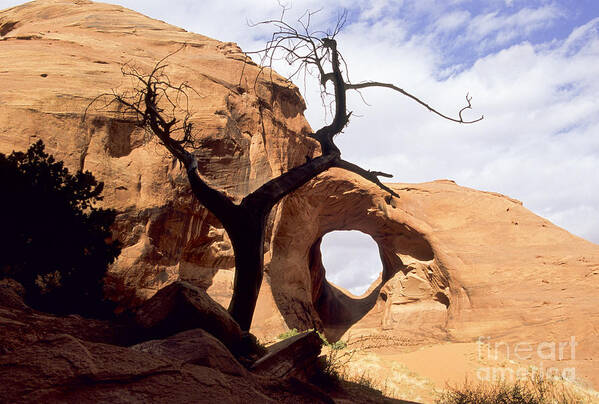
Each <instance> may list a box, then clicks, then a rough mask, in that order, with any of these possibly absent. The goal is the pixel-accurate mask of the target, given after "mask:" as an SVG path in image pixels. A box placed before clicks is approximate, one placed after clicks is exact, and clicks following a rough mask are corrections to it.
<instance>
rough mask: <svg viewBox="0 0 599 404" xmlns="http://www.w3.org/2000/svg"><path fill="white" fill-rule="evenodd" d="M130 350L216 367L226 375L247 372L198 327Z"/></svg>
mask: <svg viewBox="0 0 599 404" xmlns="http://www.w3.org/2000/svg"><path fill="white" fill-rule="evenodd" d="M131 349H135V350H137V351H140V352H148V353H151V354H152V355H155V356H160V357H165V358H168V359H169V360H171V361H180V362H181V363H182V364H185V363H191V364H194V365H200V366H206V367H210V368H214V369H218V370H219V371H221V372H223V373H226V374H229V375H234V376H245V375H247V374H248V372H247V370H245V368H244V367H243V366H241V364H240V363H239V362H237V360H236V359H235V358H234V357H233V355H232V354H231V352H229V350H228V349H227V348H226V347H225V346H224V345H223V343H222V342H220V341H219V340H217V339H216V338H214V337H213V336H212V335H210V334H209V333H207V332H206V331H204V330H201V329H196V330H189V331H184V332H181V333H179V334H176V335H173V336H172V337H169V338H166V339H158V340H151V341H146V342H142V343H141V344H137V345H134V346H132V347H131Z"/></svg>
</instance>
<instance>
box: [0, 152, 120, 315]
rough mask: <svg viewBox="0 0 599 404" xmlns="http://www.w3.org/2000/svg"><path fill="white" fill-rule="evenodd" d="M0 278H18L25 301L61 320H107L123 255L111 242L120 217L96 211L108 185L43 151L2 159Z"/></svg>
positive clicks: (16, 153)
mask: <svg viewBox="0 0 599 404" xmlns="http://www.w3.org/2000/svg"><path fill="white" fill-rule="evenodd" d="M0 184H1V187H2V198H0V220H1V223H2V232H1V235H0V245H2V249H3V251H2V254H0V278H14V279H15V280H17V281H19V282H20V283H21V284H22V285H23V286H24V287H25V290H26V301H27V303H28V304H29V305H30V306H32V307H34V308H36V309H39V310H42V311H47V312H53V313H57V314H67V313H78V314H83V315H92V316H101V315H104V314H106V313H109V312H110V310H109V308H108V305H107V304H106V302H103V300H104V297H103V290H102V288H103V278H104V276H105V274H106V269H107V266H108V265H109V264H111V263H112V262H113V261H114V259H115V257H116V256H117V255H118V254H119V252H120V246H119V244H118V243H117V242H112V241H111V231H110V226H111V225H112V223H113V221H114V218H115V212H114V211H113V210H108V209H100V208H97V207H96V206H95V205H96V202H98V201H100V200H101V199H102V198H101V196H100V194H101V192H102V189H103V183H101V182H100V183H98V182H97V181H96V180H95V178H94V176H93V175H92V174H91V173H90V172H82V171H79V172H77V173H75V174H70V173H69V171H68V170H67V168H65V167H64V164H63V163H62V162H59V161H56V160H55V159H54V157H52V156H50V155H48V154H47V153H45V152H44V144H43V142H42V141H41V140H40V141H38V142H37V143H35V144H33V145H32V146H31V147H30V148H29V150H27V152H25V153H23V152H13V153H12V154H10V155H9V156H6V155H4V154H0Z"/></svg>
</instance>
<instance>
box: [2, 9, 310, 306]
mask: <svg viewBox="0 0 599 404" xmlns="http://www.w3.org/2000/svg"><path fill="white" fill-rule="evenodd" d="M0 44H1V46H0V58H2V60H10V61H11V62H10V63H9V64H5V66H4V68H3V70H2V72H0V80H1V81H2V86H1V88H0V152H3V153H9V152H11V151H12V150H15V149H16V150H25V149H26V148H27V147H28V146H29V144H31V143H32V142H35V141H36V140H38V139H42V140H44V142H45V144H46V148H47V151H48V152H49V153H51V154H53V155H55V157H57V158H58V159H61V160H64V161H65V162H66V164H67V166H68V167H69V168H70V169H72V170H77V169H84V170H90V171H91V172H92V173H93V174H94V175H95V176H96V178H98V179H99V180H101V181H104V182H105V190H104V193H103V195H104V205H105V206H109V207H112V208H115V209H117V210H119V212H121V214H120V215H119V217H118V219H117V222H116V224H115V234H116V236H117V237H118V238H119V239H120V240H121V241H122V242H123V244H124V249H123V251H122V254H121V256H120V257H119V258H118V261H117V262H116V263H115V265H114V266H113V267H112V269H111V273H112V275H113V276H112V277H111V280H112V281H111V290H110V294H111V297H112V298H113V299H115V300H120V301H123V302H128V303H129V304H135V303H138V302H139V301H141V300H143V299H146V298H148V297H150V296H151V295H152V294H153V293H155V292H156V291H157V290H158V289H159V288H161V287H162V286H164V285H166V284H168V283H170V282H172V281H173V280H176V279H182V280H187V281H190V282H192V283H194V284H195V285H198V286H202V287H204V288H206V287H208V286H210V285H211V280H212V277H213V276H214V274H215V273H216V272H217V271H218V270H229V271H231V270H232V267H233V265H234V264H233V263H234V261H233V255H232V249H231V244H230V242H229V239H228V237H227V235H226V233H225V232H224V230H223V229H222V226H221V225H220V223H218V222H217V220H216V219H215V218H214V217H213V216H212V215H211V214H210V213H208V212H207V211H206V210H205V209H204V208H203V207H202V206H200V205H199V204H198V203H197V202H195V201H194V200H193V198H192V197H191V195H190V192H189V187H188V184H187V178H186V176H185V174H184V172H182V171H181V170H180V167H179V166H178V164H176V163H175V161H173V159H172V157H171V156H170V155H169V154H168V152H167V151H166V150H165V149H164V148H163V147H162V146H160V145H159V144H157V143H156V142H155V141H154V140H152V139H148V136H147V134H145V133H144V132H143V131H141V130H139V129H138V128H136V127H135V125H134V122H133V121H131V120H130V118H128V117H125V116H122V115H118V114H116V115H115V114H110V113H109V112H108V111H107V110H106V109H103V108H102V107H103V105H105V103H106V99H103V98H101V99H99V100H98V101H97V102H96V103H94V104H93V105H92V106H91V107H89V108H88V106H89V104H90V102H91V101H92V100H94V99H95V98H96V97H98V96H99V95H100V94H103V93H107V92H108V93H110V92H111V91H112V89H115V90H117V91H118V90H119V89H121V90H125V89H128V88H129V86H130V85H131V82H130V81H129V80H126V79H124V78H123V76H122V74H121V67H122V66H123V64H125V63H128V64H129V65H130V66H134V67H136V68H137V69H139V70H140V71H149V70H151V68H152V67H153V66H154V64H155V63H156V62H157V61H158V60H159V59H161V58H163V57H165V56H166V55H167V54H169V53H171V52H174V51H176V50H177V49H180V48H182V47H183V45H184V44H185V46H184V47H183V48H182V49H181V50H180V51H179V52H177V53H176V54H175V55H173V56H171V57H170V58H169V59H168V65H169V67H168V69H167V74H168V75H169V76H170V78H171V79H172V81H173V82H174V83H179V82H183V81H185V82H187V83H188V84H189V85H190V86H192V87H193V88H194V89H195V90H196V91H197V92H198V95H196V94H195V93H191V95H192V97H191V99H190V105H189V108H190V110H191V111H192V112H193V113H194V116H193V122H194V124H195V125H194V126H195V127H196V128H198V133H197V134H196V137H197V139H198V142H199V144H200V145H201V148H200V149H199V150H198V159H199V163H200V168H201V172H202V175H203V176H204V177H205V178H206V179H207V180H208V181H209V182H211V183H212V184H213V185H214V186H217V187H219V188H221V189H224V190H226V192H228V193H229V195H231V197H233V198H234V199H236V200H240V199H241V198H242V197H243V196H244V195H246V194H247V193H248V192H250V191H252V190H254V189H256V188H257V187H259V186H260V185H262V184H263V183H264V182H265V181H267V180H268V179H270V178H272V177H273V176H277V175H279V174H280V173H282V172H284V171H286V170H287V169H288V168H290V167H293V166H295V165H298V164H300V163H303V162H304V161H305V158H306V155H312V153H313V152H314V149H315V142H312V141H310V140H308V139H306V137H305V136H304V135H305V134H306V133H307V132H309V131H310V129H309V126H308V125H307V123H306V120H305V119H304V117H303V115H302V111H303V109H304V103H303V101H302V99H301V97H300V95H299V92H298V91H297V88H296V87H294V86H293V85H290V84H289V83H288V82H286V81H285V80H283V79H282V78H280V77H279V76H278V75H276V74H274V75H273V76H272V77H273V81H272V82H271V75H270V74H264V75H262V76H260V78H259V79H258V80H257V81H256V80H255V78H256V75H257V74H258V72H259V69H258V68H257V67H256V65H254V64H253V63H252V62H251V61H248V59H247V58H246V57H245V56H244V54H243V53H242V52H241V50H240V49H239V48H238V47H237V46H236V45H235V44H233V43H223V42H219V41H216V40H213V39H210V38H207V37H205V36H202V35H198V34H193V33H189V32H186V31H184V30H182V29H180V28H177V27H173V26H171V25H168V24H166V23H164V22H161V21H157V20H153V19H150V18H148V17H145V16H143V15H141V14H138V13H135V12H133V11H130V10H127V9H125V8H123V7H119V6H114V5H108V4H100V3H92V2H90V1H85V0H77V1H75V0H39V1H34V2H31V3H27V4H24V5H22V6H18V7H14V8H11V9H8V10H4V11H1V12H0ZM246 62H247V63H246ZM86 109H87V114H85V113H86ZM84 114H85V119H83V118H84ZM221 278H223V276H221ZM224 278H227V277H226V275H225V276H224ZM229 278H230V277H229ZM227 279H228V278H227ZM222 286H223V287H224V288H225V289H226V288H227V287H228V285H227V281H224V284H223V285H222Z"/></svg>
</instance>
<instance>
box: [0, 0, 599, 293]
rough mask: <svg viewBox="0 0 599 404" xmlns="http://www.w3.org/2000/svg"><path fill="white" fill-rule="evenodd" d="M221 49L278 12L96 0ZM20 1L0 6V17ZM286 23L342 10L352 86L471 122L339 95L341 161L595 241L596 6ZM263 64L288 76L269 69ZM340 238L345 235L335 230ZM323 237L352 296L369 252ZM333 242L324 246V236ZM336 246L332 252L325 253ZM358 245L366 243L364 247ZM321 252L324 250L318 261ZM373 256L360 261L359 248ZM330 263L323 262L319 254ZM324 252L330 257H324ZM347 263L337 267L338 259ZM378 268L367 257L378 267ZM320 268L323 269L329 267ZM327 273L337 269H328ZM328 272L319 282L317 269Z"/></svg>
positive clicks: (301, 6) (572, 1) (408, 12)
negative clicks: (366, 85) (498, 196)
mask: <svg viewBox="0 0 599 404" xmlns="http://www.w3.org/2000/svg"><path fill="white" fill-rule="evenodd" d="M107 2H109V3H114V4H120V5H123V6H125V7H127V8H131V9H133V10H136V11H139V12H142V13H144V14H146V15H149V16H150V17H154V18H158V19H161V20H164V21H166V22H168V23H170V24H173V25H177V26H180V27H183V28H185V29H187V30H188V31H193V32H197V33H201V34H204V35H207V36H210V37H213V38H216V39H219V40H222V41H232V42H236V43H238V44H239V46H240V47H241V48H242V49H243V50H244V51H252V50H257V49H260V48H261V46H263V45H264V43H265V41H266V40H267V38H268V37H269V34H270V31H269V29H268V28H267V27H258V28H256V27H251V26H250V25H249V24H248V22H258V21H261V20H264V19H269V18H274V17H278V16H279V15H280V6H279V4H278V3H277V1H276V0H253V1H249V0H227V1H221V0H203V1H194V0H171V1H169V2H164V1H162V0H161V1H158V0H110V1H107ZM19 3H21V2H20V1H12V0H0V9H3V8H7V7H10V6H13V5H16V4H19ZM285 4H287V5H289V6H291V10H289V11H288V12H287V16H288V17H289V19H290V20H293V19H294V18H297V17H298V16H299V15H301V14H303V13H304V11H306V10H311V11H316V10H319V9H320V11H319V12H318V13H317V14H316V15H315V16H314V18H313V26H314V27H321V28H322V29H323V30H326V29H327V28H329V27H332V26H333V25H334V23H335V22H336V20H337V18H338V16H339V15H340V13H342V12H343V10H346V11H347V13H348V20H347V23H346V25H345V27H344V29H343V31H342V32H341V34H340V35H339V37H338V42H339V50H340V51H341V52H342V54H343V55H344V57H345V59H346V61H347V63H348V73H349V76H350V78H351V79H352V81H353V82H360V81H365V80H376V81H385V82H390V83H394V84H396V85H398V86H399V87H402V88H404V89H405V90H407V91H409V92H411V93H413V94H414V95H416V96H418V97H420V98H421V99H423V100H425V101H426V102H429V103H430V104H431V105H433V106H434V107H436V108H437V109H439V110H441V111H443V112H445V113H447V114H452V115H453V114H455V113H457V111H458V110H459V109H460V108H461V106H462V105H463V104H464V101H465V100H464V98H465V95H466V93H467V92H468V93H469V94H470V95H471V96H472V97H473V99H472V105H473V109H472V111H468V112H467V114H466V116H468V117H470V118H477V117H479V116H480V115H481V114H484V116H485V118H484V120H483V121H481V122H478V123H476V124H473V125H460V124H456V123H452V122H448V121H445V120H443V119H441V118H439V117H437V116H435V115H433V114H431V113H429V112H428V111H426V110H425V109H424V108H422V107H421V106H419V105H417V104H415V103H414V102H412V101H410V100H409V99H407V98H406V97H403V96H401V95H400V94H397V93H394V92H391V91H389V90H385V89H372V90H368V91H366V90H365V91H363V92H362V96H363V97H364V99H365V100H366V102H367V103H368V104H365V103H364V102H363V101H362V99H361V98H360V97H359V96H358V95H353V96H350V98H349V109H350V110H352V111H353V115H352V120H351V122H350V124H349V126H348V127H347V128H346V130H345V131H344V133H343V134H341V135H339V136H338V138H337V144H338V145H339V146H340V148H341V150H342V153H343V157H344V158H345V159H347V160H350V161H352V162H355V163H357V164H360V165H361V166H363V167H365V168H367V169H373V170H380V171H385V172H389V173H393V174H394V175H395V176H394V178H393V179H392V180H391V181H394V182H423V181H431V180H435V179H442V178H447V179H452V180H454V181H456V183H457V184H459V185H462V186H467V187H472V188H477V189H481V190H486V191H494V192H500V193H503V194H506V195H509V196H510V197H512V198H516V199H519V200H521V201H522V202H523V204H524V206H525V207H526V208H528V209H530V210H532V211H533V212H534V213H536V214H538V215H541V216H543V217H545V218H547V219H549V220H551V221H552V222H553V223H555V224H557V225H559V226H561V227H564V228H565V229H567V230H568V231H570V232H571V233H573V234H575V235H578V236H580V237H583V238H586V239H588V240H590V241H593V242H595V243H599V175H597V171H598V170H599V101H598V100H597V94H599V80H598V79H597V78H598V77H599V0H554V1H552V0H486V1H483V0H443V1H441V0H372V1H360V2H356V1H350V0H330V1H322V0H320V1H315V0H295V1H293V2H291V1H287V3H285ZM275 68H276V70H277V71H279V72H280V73H282V74H286V73H287V72H289V71H290V70H289V68H288V66H285V65H284V64H278V65H276V66H275ZM296 84H297V85H298V86H299V87H300V89H301V90H302V91H303V93H304V96H305V98H306V100H307V105H308V109H307V110H306V112H305V115H306V117H307V118H308V121H309V122H310V124H311V125H312V127H313V128H314V129H316V128H318V127H320V126H322V124H323V122H325V121H326V118H327V116H326V114H325V112H324V109H323V107H322V104H321V101H320V97H319V95H318V94H319V93H318V91H319V90H318V85H317V84H316V83H314V82H310V81H308V82H307V84H304V81H303V80H302V81H301V82H297V83H296ZM340 234H341V236H343V235H344V234H345V235H347V234H351V233H340ZM335 237H337V238H339V237H340V236H337V233H335V235H334V236H330V237H327V240H325V242H324V243H323V254H324V257H323V260H324V262H325V267H326V268H327V271H328V272H327V277H328V278H332V277H334V276H337V275H334V272H335V270H338V269H339V268H342V270H343V271H344V273H346V274H352V275H351V276H350V275H348V276H344V277H342V278H347V279H352V281H351V282H350V283H349V284H345V285H342V286H344V287H346V288H348V289H350V290H352V291H354V292H355V293H359V292H360V290H362V289H365V288H366V287H367V286H368V283H369V282H370V281H367V279H371V278H372V275H366V274H365V275H364V276H362V277H360V276H354V275H355V274H358V273H364V268H370V267H373V268H374V267H375V266H376V265H375V264H369V263H368V261H367V260H368V259H374V260H375V261H379V258H378V251H376V247H372V246H371V247H372V248H368V251H370V252H369V253H365V252H364V253H360V254H359V255H363V257H362V258H361V259H356V260H348V259H347V258H346V257H348V256H349V255H351V254H352V253H354V252H356V251H362V249H356V245H357V243H358V237H357V236H354V237H353V238H351V239H349V240H346V241H343V240H342V241H339V240H337V241H335V240H334V238H335ZM329 238H330V239H331V240H333V244H331V245H330V247H327V246H328V245H329V241H328V239H329ZM335 245H336V246H335ZM364 248H365V249H366V247H364ZM327 251H330V252H333V251H334V253H331V254H329V253H328V252H327ZM371 251H374V253H371ZM327 255H332V256H333V258H328V257H327ZM335 257H336V258H335ZM350 264H351V265H350ZM378 265H379V267H380V263H379V264H378ZM333 267H334V268H333ZM339 270H341V269H339ZM329 273H330V274H329Z"/></svg>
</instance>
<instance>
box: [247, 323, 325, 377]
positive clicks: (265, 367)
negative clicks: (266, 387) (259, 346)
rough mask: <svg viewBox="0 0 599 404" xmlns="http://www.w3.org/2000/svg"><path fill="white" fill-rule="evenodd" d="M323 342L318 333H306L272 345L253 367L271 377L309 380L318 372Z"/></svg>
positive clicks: (254, 370)
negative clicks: (291, 377)
mask: <svg viewBox="0 0 599 404" xmlns="http://www.w3.org/2000/svg"><path fill="white" fill-rule="evenodd" d="M321 346H322V340H321V338H320V336H319V335H318V333H317V332H316V331H309V332H304V333H301V334H298V335H294V336H293V337H290V338H287V339H285V340H283V341H281V342H278V343H276V344H274V345H271V346H270V347H269V348H268V353H267V354H266V355H264V356H263V357H262V358H260V360H258V361H256V363H254V365H253V366H252V367H251V370H252V371H253V372H255V373H258V374H261V375H265V376H270V377H278V378H284V377H290V376H293V377H296V378H298V379H302V380H308V379H309V378H310V377H311V376H312V375H313V373H314V372H315V371H316V370H317V366H318V355H320V349H321Z"/></svg>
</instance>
